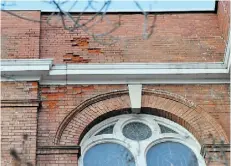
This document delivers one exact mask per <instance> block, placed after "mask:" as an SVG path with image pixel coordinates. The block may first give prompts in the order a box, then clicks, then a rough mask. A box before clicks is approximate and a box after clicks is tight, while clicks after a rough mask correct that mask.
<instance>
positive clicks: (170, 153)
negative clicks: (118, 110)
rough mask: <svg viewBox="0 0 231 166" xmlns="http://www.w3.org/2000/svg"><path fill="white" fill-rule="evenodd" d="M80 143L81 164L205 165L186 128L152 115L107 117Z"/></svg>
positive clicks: (116, 165) (103, 165) (124, 165)
mask: <svg viewBox="0 0 231 166" xmlns="http://www.w3.org/2000/svg"><path fill="white" fill-rule="evenodd" d="M80 145H81V150H82V156H81V157H80V159H79V165H80V166H205V161H204V159H203V157H202V156H201V155H200V149H201V147H200V144H199V143H198V141H197V140H196V138H195V137H194V136H193V135H192V134H191V133H190V132H189V131H188V130H186V129H185V128H183V127H182V126H180V125H178V124H176V123H174V122H172V121H170V120H168V119H165V118H161V117H156V116H152V115H145V114H139V115H135V114H134V115H133V114H130V115H119V116H116V117H113V118H109V119H107V120H105V121H103V122H101V123H99V124H98V125H96V126H94V127H93V128H92V129H91V130H90V131H89V132H88V133H87V134H86V135H85V136H84V138H83V140H82V141H81V144H80Z"/></svg>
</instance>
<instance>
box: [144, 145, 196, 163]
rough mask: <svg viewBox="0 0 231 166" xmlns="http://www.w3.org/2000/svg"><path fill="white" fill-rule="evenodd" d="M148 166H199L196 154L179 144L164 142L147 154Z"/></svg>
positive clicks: (153, 147)
mask: <svg viewBox="0 0 231 166" xmlns="http://www.w3.org/2000/svg"><path fill="white" fill-rule="evenodd" d="M146 157H147V166H153V165H156V166H181V165H182V166H198V161H197V158H196V156H195V154H194V153H193V152H192V150H191V149H189V148H188V147H187V146H185V145H183V144H181V143H177V142H170V141H167V142H163V143H159V144H157V145H154V146H152V147H151V148H150V149H149V150H148V153H147V156H146Z"/></svg>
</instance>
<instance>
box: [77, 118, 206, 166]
mask: <svg viewBox="0 0 231 166" xmlns="http://www.w3.org/2000/svg"><path fill="white" fill-rule="evenodd" d="M130 122H141V123H144V124H146V125H148V126H149V127H150V128H151V131H152V136H151V137H149V138H147V139H145V140H141V141H135V140H131V139H129V138H126V137H125V136H124V135H123V133H122V129H123V127H124V126H125V125H126V124H128V123H130ZM113 123H115V126H114V128H113V134H102V135H95V134H96V133H97V132H99V131H101V130H102V129H104V128H105V127H108V126H110V125H112V124H113ZM158 124H162V125H164V126H166V127H169V128H170V129H173V130H174V131H176V132H177V133H178V134H177V133H161V131H160V128H159V126H158ZM167 141H171V142H177V143H181V144H183V145H185V146H186V147H188V148H189V149H190V150H192V152H193V153H194V154H195V156H196V158H197V161H198V165H199V166H206V164H205V160H204V158H203V157H202V156H201V154H200V150H201V145H200V144H199V142H198V141H197V139H196V138H195V137H194V136H193V135H192V134H191V133H190V132H189V131H188V130H186V129H185V128H184V127H182V126H180V125H179V124H177V123H175V122H172V121H170V120H168V119H165V118H162V117H157V116H154V115H146V114H126V115H118V116H115V117H112V118H108V119H106V120H104V121H102V122H101V123H99V124H97V125H95V126H94V127H93V128H92V129H90V131H89V132H88V133H87V134H86V135H85V136H84V137H83V139H82V141H81V143H80V146H81V154H82V155H81V156H80V158H79V161H78V165H79V166H84V165H83V160H84V155H85V154H86V152H87V151H88V150H89V149H90V148H92V147H93V146H95V145H97V144H101V143H117V144H120V145H122V146H124V147H125V148H127V150H128V151H130V152H131V154H132V155H133V157H134V160H135V164H136V166H140V165H147V162H146V156H147V152H148V150H149V149H150V148H151V147H152V146H155V145H157V144H159V143H162V142H167Z"/></svg>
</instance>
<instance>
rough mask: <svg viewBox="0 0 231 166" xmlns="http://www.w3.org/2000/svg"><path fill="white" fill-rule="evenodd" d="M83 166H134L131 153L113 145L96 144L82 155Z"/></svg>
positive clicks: (117, 145)
mask: <svg viewBox="0 0 231 166" xmlns="http://www.w3.org/2000/svg"><path fill="white" fill-rule="evenodd" d="M83 163H84V164H83V165H84V166H135V160H134V157H133V156H132V154H131V152H130V151H129V150H128V149H126V148H125V147H123V146H122V145H119V144H115V143H103V144H98V145H96V146H93V147H92V148H90V149H89V150H88V151H87V153H86V154H85V155H84V159H83Z"/></svg>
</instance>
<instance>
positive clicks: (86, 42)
mask: <svg viewBox="0 0 231 166" xmlns="http://www.w3.org/2000/svg"><path fill="white" fill-rule="evenodd" d="M48 17H49V15H42V18H41V19H42V24H41V46H40V49H41V58H54V61H55V63H123V62H215V61H222V60H223V57H224V48H225V44H224V40H223V37H222V33H221V30H220V28H219V23H218V17H217V14H215V13H211V14H206V13H201V14H195V13H193V14H157V15H156V17H155V16H154V15H150V16H149V17H148V22H149V23H148V25H149V26H151V25H152V22H153V21H154V22H155V24H154V29H153V34H152V35H151V37H150V38H149V39H148V40H143V39H142V37H141V36H142V31H143V22H144V18H143V16H142V15H141V14H129V15H128V14H122V15H121V17H119V15H112V14H109V15H108V16H107V18H108V19H110V20H111V21H112V22H113V23H116V22H117V21H118V20H119V19H120V21H121V26H120V27H119V28H118V29H117V30H116V31H114V32H113V33H112V35H114V36H116V37H120V38H123V39H122V40H120V41H119V42H117V43H115V44H113V45H112V46H109V45H101V44H99V43H97V42H96V41H95V40H93V38H92V36H89V35H88V34H86V33H85V32H83V31H82V30H81V29H78V30H75V31H73V32H69V31H67V30H64V29H63V27H62V26H61V25H62V24H61V21H60V20H59V21H57V20H58V18H56V17H53V18H52V19H51V21H50V24H51V25H52V26H50V25H48V24H47V23H46V20H47V18H48ZM76 17H77V16H75V18H76ZM91 17H92V16H91V15H84V16H82V17H81V20H82V21H86V20H88V19H90V18H91ZM76 19H77V18H76ZM99 19H100V18H98V17H97V19H96V20H99ZM66 24H67V25H69V26H71V25H72V24H71V21H70V20H67V21H66ZM112 28H113V27H112V26H109V25H108V24H106V21H105V20H103V21H100V22H99V23H98V24H97V25H96V26H94V28H92V29H91V30H89V32H94V33H97V34H99V33H105V32H107V31H110V30H111V29H112ZM110 39H111V38H110V37H109V36H107V37H103V38H102V40H103V41H106V42H107V43H110ZM125 39H126V40H125ZM102 40H98V41H101V42H102Z"/></svg>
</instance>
